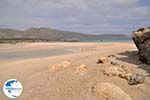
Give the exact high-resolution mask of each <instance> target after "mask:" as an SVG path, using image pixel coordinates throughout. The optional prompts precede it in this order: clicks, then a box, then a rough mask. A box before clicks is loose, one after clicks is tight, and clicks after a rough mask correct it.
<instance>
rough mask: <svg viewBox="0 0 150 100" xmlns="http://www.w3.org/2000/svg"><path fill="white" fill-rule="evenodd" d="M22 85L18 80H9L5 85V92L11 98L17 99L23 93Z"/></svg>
mask: <svg viewBox="0 0 150 100" xmlns="http://www.w3.org/2000/svg"><path fill="white" fill-rule="evenodd" d="M22 89H23V88H22V84H21V83H20V82H19V81H18V80H16V79H9V80H7V81H6V82H5V83H4V86H3V92H4V93H5V95H6V96H7V97H9V98H16V97H18V96H20V95H21V93H22Z"/></svg>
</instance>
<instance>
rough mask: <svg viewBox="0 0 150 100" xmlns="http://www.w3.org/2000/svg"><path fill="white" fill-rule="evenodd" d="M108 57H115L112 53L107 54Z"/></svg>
mask: <svg viewBox="0 0 150 100" xmlns="http://www.w3.org/2000/svg"><path fill="white" fill-rule="evenodd" d="M108 57H109V58H111V57H116V56H115V55H113V54H112V55H108Z"/></svg>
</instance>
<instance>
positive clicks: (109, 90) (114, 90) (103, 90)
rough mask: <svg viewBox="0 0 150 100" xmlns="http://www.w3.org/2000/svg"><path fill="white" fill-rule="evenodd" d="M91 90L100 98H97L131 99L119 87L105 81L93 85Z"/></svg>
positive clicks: (103, 99)
mask: <svg viewBox="0 0 150 100" xmlns="http://www.w3.org/2000/svg"><path fill="white" fill-rule="evenodd" d="M93 92H94V93H95V94H96V95H97V96H98V97H99V98H100V99H99V100H132V98H131V97H130V96H129V95H128V94H126V93H125V92H124V91H123V90H122V89H121V88H120V87H118V86H116V85H114V84H111V83H107V82H102V83H98V84H97V85H95V86H94V88H93Z"/></svg>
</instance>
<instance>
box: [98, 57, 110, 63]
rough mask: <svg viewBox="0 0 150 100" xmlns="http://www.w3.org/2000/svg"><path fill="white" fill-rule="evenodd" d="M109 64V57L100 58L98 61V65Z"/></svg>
mask: <svg viewBox="0 0 150 100" xmlns="http://www.w3.org/2000/svg"><path fill="white" fill-rule="evenodd" d="M107 62H108V58H107V57H100V58H99V59H98V61H97V63H102V64H104V63H107Z"/></svg>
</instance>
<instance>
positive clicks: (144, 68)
mask: <svg viewBox="0 0 150 100" xmlns="http://www.w3.org/2000/svg"><path fill="white" fill-rule="evenodd" d="M43 52H46V53H43ZM54 52H55V53H54ZM33 53H34V54H33ZM112 54H113V55H115V56H116V57H115V61H117V63H118V64H120V65H125V66H127V67H128V68H129V69H130V70H132V72H133V73H140V74H142V75H145V76H146V79H145V82H144V84H139V85H133V86H132V85H128V82H127V80H125V79H122V78H119V77H113V76H107V75H104V74H103V73H102V71H101V70H103V69H105V68H108V67H110V66H112V65H111V64H109V63H106V64H97V60H98V58H99V57H102V56H108V55H112ZM9 55H12V56H11V57H10V56H9ZM15 55H19V56H15ZM25 55H28V56H25ZM0 56H1V57H0V82H1V83H4V82H5V81H6V80H7V79H12V78H15V79H18V80H19V81H21V83H22V85H23V93H22V94H21V96H19V97H18V98H17V100H100V99H99V97H98V96H97V95H95V93H94V92H93V87H94V86H95V85H96V84H98V83H101V82H107V83H112V84H114V85H116V86H118V87H119V88H120V89H122V91H124V92H125V93H126V94H127V95H129V96H130V97H131V98H132V100H149V99H150V77H149V73H150V66H148V65H145V64H140V63H139V62H138V55H137V49H136V47H135V45H134V44H133V43H32V44H27V43H23V44H16V45H0ZM3 57H4V59H3ZM62 62H64V63H65V65H61V63H62ZM64 63H62V64H64ZM52 66H55V67H54V69H51V68H52ZM55 68H56V69H55ZM78 70H79V71H78ZM77 71H78V73H79V74H77V73H76V72H77ZM80 73H81V74H80ZM0 100H8V98H7V97H6V96H5V95H4V94H3V91H2V87H0Z"/></svg>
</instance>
